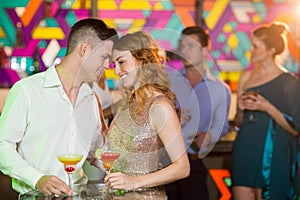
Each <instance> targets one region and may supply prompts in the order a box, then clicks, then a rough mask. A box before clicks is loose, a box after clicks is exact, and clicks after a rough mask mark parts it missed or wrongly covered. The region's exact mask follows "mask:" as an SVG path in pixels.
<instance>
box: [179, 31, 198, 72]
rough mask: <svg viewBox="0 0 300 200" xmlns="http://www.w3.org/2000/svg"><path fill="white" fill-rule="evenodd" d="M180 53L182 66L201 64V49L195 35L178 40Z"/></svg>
mask: <svg viewBox="0 0 300 200" xmlns="http://www.w3.org/2000/svg"><path fill="white" fill-rule="evenodd" d="M180 53H181V56H182V57H183V58H184V59H183V63H184V65H194V66H198V65H200V64H201V61H202V53H203V49H202V47H201V44H200V41H199V39H198V37H197V35H195V34H190V35H187V36H182V38H181V40H180Z"/></svg>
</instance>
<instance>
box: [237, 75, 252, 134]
mask: <svg viewBox="0 0 300 200" xmlns="http://www.w3.org/2000/svg"><path fill="white" fill-rule="evenodd" d="M250 75H251V72H250V71H245V72H244V73H243V74H242V75H241V76H240V79H239V82H238V89H237V105H236V114H235V118H234V123H235V126H237V127H238V128H240V127H241V125H242V123H243V117H244V109H245V108H244V106H243V103H242V100H241V99H242V98H241V97H242V95H243V93H244V84H245V82H246V81H247V80H248V79H249V77H250Z"/></svg>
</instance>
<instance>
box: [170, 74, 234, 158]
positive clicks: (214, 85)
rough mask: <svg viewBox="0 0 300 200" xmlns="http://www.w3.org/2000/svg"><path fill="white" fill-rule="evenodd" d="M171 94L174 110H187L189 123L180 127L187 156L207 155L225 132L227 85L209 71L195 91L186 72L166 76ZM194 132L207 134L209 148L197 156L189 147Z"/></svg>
mask: <svg viewBox="0 0 300 200" xmlns="http://www.w3.org/2000/svg"><path fill="white" fill-rule="evenodd" d="M168 76H169V78H170V81H171V90H172V91H173V92H174V93H175V94H176V98H177V107H178V108H180V109H181V110H188V111H189V115H190V118H191V119H190V120H189V121H188V122H187V123H185V124H183V125H182V133H183V136H184V140H185V144H186V146H187V152H188V153H190V154H196V153H199V155H200V157H202V156H204V155H206V154H207V153H209V151H210V150H211V149H212V147H213V146H214V145H215V143H216V142H217V141H218V140H219V139H220V138H221V137H222V136H223V135H224V134H225V133H226V132H227V131H228V111H229V106H230V96H231V91H230V89H229V87H228V85H227V84H226V83H224V82H223V81H221V80H220V79H218V78H216V77H214V76H213V75H212V74H211V73H209V71H207V72H206V73H205V74H204V75H203V80H202V81H200V82H199V83H197V84H196V85H195V86H194V88H192V87H191V85H190V84H189V81H188V80H187V79H186V77H185V68H182V69H180V70H179V71H172V72H169V73H168ZM197 132H205V133H209V134H210V136H211V139H210V142H209V145H206V146H204V147H201V149H200V152H196V151H195V150H194V149H192V148H191V147H190V146H191V144H192V142H193V140H194V137H195V135H196V134H197Z"/></svg>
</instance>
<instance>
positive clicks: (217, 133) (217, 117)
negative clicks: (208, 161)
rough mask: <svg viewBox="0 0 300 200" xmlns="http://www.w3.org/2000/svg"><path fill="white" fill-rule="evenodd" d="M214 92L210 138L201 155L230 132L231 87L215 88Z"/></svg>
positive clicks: (209, 129) (209, 130)
mask: <svg viewBox="0 0 300 200" xmlns="http://www.w3.org/2000/svg"><path fill="white" fill-rule="evenodd" d="M214 90H215V91H214V92H213V93H211V95H212V96H211V99H212V108H213V109H212V114H211V117H212V118H211V121H210V123H209V128H208V131H207V132H208V134H209V136H210V140H209V143H208V144H207V146H205V147H203V148H201V152H200V154H206V153H208V152H209V151H210V150H211V149H212V148H213V147H214V145H215V144H216V143H217V142H218V141H219V140H220V139H221V138H222V136H223V135H225V134H226V133H227V131H228V127H229V122H228V112H229V106H230V97H231V92H230V89H229V87H227V86H226V85H222V87H220V85H219V89H216V88H214Z"/></svg>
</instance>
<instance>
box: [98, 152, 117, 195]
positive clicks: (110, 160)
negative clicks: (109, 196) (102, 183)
mask: <svg viewBox="0 0 300 200" xmlns="http://www.w3.org/2000/svg"><path fill="white" fill-rule="evenodd" d="M119 156H120V153H117V152H112V151H104V152H103V153H102V154H101V157H100V159H101V160H102V165H103V167H104V169H105V171H106V174H110V172H111V170H112V168H113V167H114V162H115V160H117V159H118V158H119ZM107 192H108V193H111V192H112V191H111V188H110V187H107Z"/></svg>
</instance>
